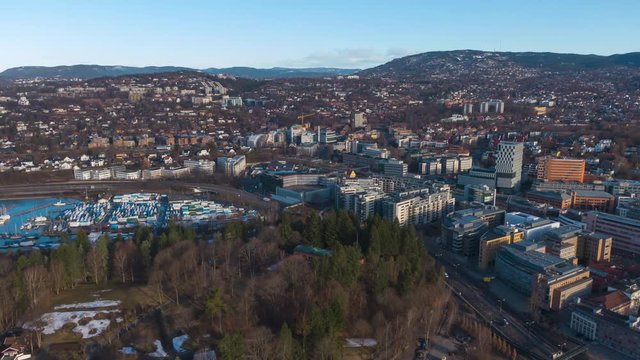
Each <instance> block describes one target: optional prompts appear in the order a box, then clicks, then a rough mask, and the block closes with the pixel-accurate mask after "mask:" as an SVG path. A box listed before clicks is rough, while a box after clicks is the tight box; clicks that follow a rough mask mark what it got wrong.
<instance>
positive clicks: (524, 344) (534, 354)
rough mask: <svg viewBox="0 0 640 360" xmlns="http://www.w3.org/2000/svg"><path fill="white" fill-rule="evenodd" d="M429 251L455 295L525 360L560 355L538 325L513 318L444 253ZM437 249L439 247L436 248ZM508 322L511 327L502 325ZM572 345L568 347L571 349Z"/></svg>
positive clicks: (430, 244)
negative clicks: (444, 274)
mask: <svg viewBox="0 0 640 360" xmlns="http://www.w3.org/2000/svg"><path fill="white" fill-rule="evenodd" d="M427 243H428V244H427V247H428V248H431V249H435V250H434V251H433V252H432V254H437V255H438V256H436V259H437V261H438V262H439V263H440V264H441V265H443V266H444V268H445V271H446V272H447V274H448V278H447V281H446V282H447V284H448V286H449V287H450V288H451V289H452V291H453V292H454V294H455V295H456V296H457V297H458V299H460V301H462V302H463V303H465V304H467V305H468V306H469V307H471V308H472V309H473V310H474V311H475V312H476V313H477V314H478V315H479V316H480V317H481V318H482V319H483V320H484V321H485V322H486V323H487V325H489V326H491V327H492V329H493V330H494V331H495V332H496V333H498V334H500V335H502V337H503V338H505V339H506V340H507V341H508V342H509V343H510V344H511V345H512V346H514V347H515V348H516V349H517V350H518V354H520V356H521V357H524V358H530V359H536V360H537V359H540V360H543V359H544V360H547V359H553V358H554V354H556V356H558V355H559V353H560V350H561V349H560V346H559V345H562V344H557V343H555V342H554V341H552V340H551V339H548V337H547V336H545V335H547V334H544V333H543V332H542V331H541V329H539V328H538V327H537V326H536V325H535V324H532V323H530V322H527V320H526V319H522V318H520V317H519V316H518V315H515V314H512V313H511V312H509V311H508V309H506V308H503V307H502V306H501V304H500V302H499V300H498V299H497V298H496V297H495V295H493V294H492V293H491V292H490V291H489V290H488V289H487V288H486V287H485V286H484V284H482V283H478V280H477V279H475V278H472V277H470V276H469V275H468V274H467V273H466V272H467V271H468V269H465V268H464V267H463V265H461V264H459V263H457V262H456V261H455V260H453V258H452V257H450V256H449V255H448V254H447V253H446V252H445V251H442V250H441V249H439V247H437V245H435V244H434V243H433V242H427ZM434 246H436V247H434ZM503 320H506V322H507V323H508V324H503V323H502V322H503ZM572 345H573V344H567V345H565V346H567V347H571V346H572Z"/></svg>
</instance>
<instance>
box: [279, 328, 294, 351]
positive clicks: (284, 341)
mask: <svg viewBox="0 0 640 360" xmlns="http://www.w3.org/2000/svg"><path fill="white" fill-rule="evenodd" d="M278 358H279V359H281V360H293V359H294V340H293V335H292V334H291V329H289V325H287V323H286V322H285V323H283V324H282V327H280V335H279V336H278Z"/></svg>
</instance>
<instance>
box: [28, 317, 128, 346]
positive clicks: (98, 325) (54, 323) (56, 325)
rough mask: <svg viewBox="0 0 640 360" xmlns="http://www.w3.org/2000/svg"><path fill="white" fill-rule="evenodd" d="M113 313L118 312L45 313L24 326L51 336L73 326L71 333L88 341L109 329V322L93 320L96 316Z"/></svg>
mask: <svg viewBox="0 0 640 360" xmlns="http://www.w3.org/2000/svg"><path fill="white" fill-rule="evenodd" d="M113 312H119V311H118V310H98V311H64V312H51V313H46V314H44V315H42V316H41V317H40V319H39V320H37V321H35V322H32V323H28V324H25V326H24V327H25V328H27V329H39V330H41V331H42V333H43V334H45V335H51V334H53V333H55V332H56V331H58V330H60V329H62V328H63V327H64V326H65V325H66V324H75V326H74V328H73V332H76V333H79V334H82V338H83V339H88V338H91V337H94V336H97V335H100V334H101V333H102V332H103V331H104V330H106V329H107V328H108V327H109V324H111V320H108V319H101V320H95V319H93V318H94V317H96V315H98V314H108V313H113ZM85 318H90V319H92V320H90V321H89V322H87V323H86V324H85V325H80V324H79V322H80V320H82V319H85Z"/></svg>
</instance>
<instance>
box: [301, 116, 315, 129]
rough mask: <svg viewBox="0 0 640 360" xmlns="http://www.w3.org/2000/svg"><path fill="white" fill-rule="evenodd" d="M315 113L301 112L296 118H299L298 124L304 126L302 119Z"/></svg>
mask: <svg viewBox="0 0 640 360" xmlns="http://www.w3.org/2000/svg"><path fill="white" fill-rule="evenodd" d="M315 114H316V113H310V114H303V115H299V116H298V120H300V125H302V126H304V119H306V118H308V117H311V116H313V115H315Z"/></svg>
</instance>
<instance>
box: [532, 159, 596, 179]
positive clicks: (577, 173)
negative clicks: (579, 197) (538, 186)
mask: <svg viewBox="0 0 640 360" xmlns="http://www.w3.org/2000/svg"><path fill="white" fill-rule="evenodd" d="M537 162H538V169H537V176H536V178H537V179H538V180H539V181H562V182H577V183H582V182H584V170H585V166H586V161H585V160H583V159H566V158H554V157H550V156H545V157H541V158H538V159H537Z"/></svg>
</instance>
